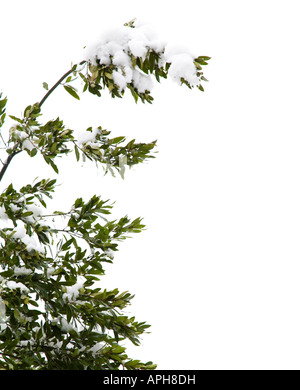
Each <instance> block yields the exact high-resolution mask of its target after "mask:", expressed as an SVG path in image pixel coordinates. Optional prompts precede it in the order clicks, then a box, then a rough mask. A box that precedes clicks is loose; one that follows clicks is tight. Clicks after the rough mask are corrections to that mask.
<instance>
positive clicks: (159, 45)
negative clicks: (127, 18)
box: [85, 20, 199, 93]
mask: <svg viewBox="0 0 300 390" xmlns="http://www.w3.org/2000/svg"><path fill="white" fill-rule="evenodd" d="M134 24H135V27H134V28H131V27H128V26H122V27H118V28H115V29H109V30H107V31H105V32H104V33H103V34H102V36H101V37H100V38H99V39H98V40H97V42H96V43H94V44H92V45H90V46H89V47H88V48H87V50H86V55H85V57H86V58H85V59H86V60H88V61H89V62H90V63H91V64H93V65H96V64H97V61H99V63H100V65H110V64H114V65H116V66H117V67H118V69H117V70H115V71H113V80H114V83H115V84H116V85H118V86H119V88H120V90H121V91H123V90H124V89H125V88H126V86H127V83H131V82H132V83H133V84H134V86H135V87H136V88H137V90H138V91H139V92H140V93H143V92H145V91H146V90H148V91H150V92H151V89H152V88H153V82H152V80H151V75H146V74H144V73H142V72H140V71H139V70H137V69H136V68H133V65H132V61H131V56H132V55H133V56H134V57H139V58H141V59H142V60H145V58H146V56H147V54H148V53H149V51H155V52H156V53H157V54H158V55H159V57H160V60H159V64H160V66H162V67H164V66H165V65H166V63H169V64H171V66H170V68H169V74H170V76H171V78H172V79H173V80H174V81H175V82H177V83H180V84H181V79H182V78H183V79H184V80H186V81H187V82H188V83H189V84H190V85H191V86H195V85H198V84H199V79H198V77H197V69H196V67H195V64H194V58H196V56H195V55H194V54H193V53H192V52H191V51H190V50H189V49H187V48H186V47H185V46H183V45H181V44H174V43H172V42H170V43H167V42H165V41H164V40H161V39H158V37H157V34H156V32H155V31H154V30H153V28H152V26H150V25H149V24H143V23H142V22H140V21H139V20H137V21H135V23H134Z"/></svg>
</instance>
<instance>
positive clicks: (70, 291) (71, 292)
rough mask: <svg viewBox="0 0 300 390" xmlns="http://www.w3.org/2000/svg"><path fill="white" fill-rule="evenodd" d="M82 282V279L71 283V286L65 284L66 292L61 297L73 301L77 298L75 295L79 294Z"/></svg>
mask: <svg viewBox="0 0 300 390" xmlns="http://www.w3.org/2000/svg"><path fill="white" fill-rule="evenodd" d="M83 284H84V282H83V281H79V282H77V283H75V284H73V286H67V287H66V292H65V293H64V294H63V296H62V297H63V299H64V300H65V301H66V302H74V301H75V300H76V299H77V297H78V296H79V294H80V289H82V288H83Z"/></svg>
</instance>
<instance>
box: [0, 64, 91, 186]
mask: <svg viewBox="0 0 300 390" xmlns="http://www.w3.org/2000/svg"><path fill="white" fill-rule="evenodd" d="M86 62H87V61H85V60H84V61H81V62H80V63H79V65H83V64H85V63H86ZM74 70H75V69H74V67H72V69H70V70H68V71H67V72H66V73H65V74H64V75H63V76H62V77H61V78H60V79H59V80H58V81H57V82H56V83H55V84H54V85H53V87H52V88H51V89H49V91H48V92H47V93H46V95H45V96H44V97H43V98H42V100H41V101H40V102H39V107H42V105H43V104H44V103H45V101H46V100H47V98H48V97H49V96H50V95H51V93H52V92H53V91H54V90H55V89H56V88H57V87H58V86H59V85H60V83H61V82H62V81H63V80H64V79H65V78H66V77H68V76H69V75H70V74H71V73H72V72H74ZM15 146H16V145H15ZM21 151H22V150H14V151H13V152H12V153H11V154H10V155H9V156H8V158H7V160H6V162H5V163H4V164H3V167H2V169H1V171H0V182H1V180H2V178H3V176H4V174H5V172H6V170H7V168H8V166H9V164H10V163H11V161H12V159H13V158H14V157H15V156H16V155H17V154H18V153H20V152H21Z"/></svg>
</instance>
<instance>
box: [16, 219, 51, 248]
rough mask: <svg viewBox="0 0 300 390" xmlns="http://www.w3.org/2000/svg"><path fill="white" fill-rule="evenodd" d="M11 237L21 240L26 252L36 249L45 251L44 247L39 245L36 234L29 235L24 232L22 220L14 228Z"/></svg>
mask: <svg viewBox="0 0 300 390" xmlns="http://www.w3.org/2000/svg"><path fill="white" fill-rule="evenodd" d="M13 238H16V239H19V240H21V241H22V242H23V243H24V244H25V245H26V249H27V251H28V252H32V251H37V252H40V253H45V249H44V248H43V247H42V246H41V244H40V242H39V240H38V238H37V237H36V234H35V233H34V235H32V236H29V235H28V234H27V233H26V229H25V227H24V224H23V223H22V222H20V221H19V222H18V225H17V226H16V227H15V228H14V234H13Z"/></svg>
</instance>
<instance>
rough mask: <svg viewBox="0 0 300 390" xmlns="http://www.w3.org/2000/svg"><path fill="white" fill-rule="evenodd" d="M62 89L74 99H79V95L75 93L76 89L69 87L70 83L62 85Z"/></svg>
mask: <svg viewBox="0 0 300 390" xmlns="http://www.w3.org/2000/svg"><path fill="white" fill-rule="evenodd" d="M64 89H65V90H66V91H67V92H68V93H69V94H70V95H71V96H73V97H74V98H75V99H77V100H80V97H79V96H78V94H77V91H76V89H75V88H74V87H71V86H70V85H64Z"/></svg>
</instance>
